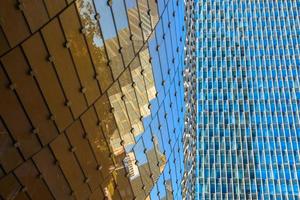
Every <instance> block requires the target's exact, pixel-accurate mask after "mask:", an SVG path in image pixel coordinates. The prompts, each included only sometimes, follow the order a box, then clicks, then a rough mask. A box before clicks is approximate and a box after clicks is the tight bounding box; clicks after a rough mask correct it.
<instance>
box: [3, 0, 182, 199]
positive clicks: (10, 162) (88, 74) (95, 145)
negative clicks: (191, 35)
mask: <svg viewBox="0 0 300 200" xmlns="http://www.w3.org/2000/svg"><path fill="white" fill-rule="evenodd" d="M184 14H185V7H184V2H183V1H179V0H158V1H157V0H97V1H96V0H95V1H94V0H34V1H29V0H5V1H0V24H1V28H0V199H24V200H25V199H26V200H27V199H41V198H42V199H64V200H65V199H104V198H105V199H113V200H117V199H126V200H127V199H153V200H155V199H182V192H181V182H182V177H183V174H184V164H183V163H184V162H183V159H184V157H183V156H184V155H183V152H184V151H183V140H182V138H183V131H184V112H185V105H184V86H183V82H184V80H183V67H184V44H185V32H186V29H185V23H184Z"/></svg>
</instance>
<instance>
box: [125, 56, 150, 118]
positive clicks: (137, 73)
mask: <svg viewBox="0 0 300 200" xmlns="http://www.w3.org/2000/svg"><path fill="white" fill-rule="evenodd" d="M130 70H131V76H132V80H133V81H134V83H135V87H134V90H135V92H136V96H137V99H138V103H139V108H140V113H141V115H142V116H143V117H144V118H145V117H147V116H149V115H150V114H151V113H150V109H149V101H148V95H147V91H146V87H145V81H144V77H143V75H142V74H141V73H142V67H141V64H140V61H139V59H138V57H136V58H135V59H134V61H133V62H132V63H131V65H130Z"/></svg>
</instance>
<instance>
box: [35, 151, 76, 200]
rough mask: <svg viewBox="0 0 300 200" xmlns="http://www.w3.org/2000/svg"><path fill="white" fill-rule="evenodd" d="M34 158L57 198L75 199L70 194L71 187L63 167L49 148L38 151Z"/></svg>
mask: <svg viewBox="0 0 300 200" xmlns="http://www.w3.org/2000/svg"><path fill="white" fill-rule="evenodd" d="M33 160H34V163H35V164H36V166H37V167H38V169H39V171H40V173H41V176H42V178H43V180H44V181H45V182H46V184H47V185H48V187H49V189H50V190H51V192H52V194H53V196H54V197H55V199H67V200H68V199H74V198H73V197H72V196H71V195H70V194H71V189H70V188H69V185H68V183H67V181H66V179H65V177H64V175H63V173H62V171H61V169H60V168H59V166H58V165H56V164H55V159H54V157H53V154H52V153H51V151H50V150H49V149H48V148H44V149H42V150H41V151H40V152H38V153H37V154H36V155H35V156H33Z"/></svg>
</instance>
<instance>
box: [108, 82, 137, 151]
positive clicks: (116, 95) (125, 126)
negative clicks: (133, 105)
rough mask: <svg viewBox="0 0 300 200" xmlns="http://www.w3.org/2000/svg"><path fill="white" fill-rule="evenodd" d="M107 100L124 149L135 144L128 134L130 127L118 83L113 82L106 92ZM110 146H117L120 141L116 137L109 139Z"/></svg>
mask: <svg viewBox="0 0 300 200" xmlns="http://www.w3.org/2000/svg"><path fill="white" fill-rule="evenodd" d="M107 93H108V98H109V101H110V103H111V106H112V112H113V115H114V117H115V120H116V124H117V126H118V129H119V133H120V136H121V138H122V140H123V142H124V145H125V147H126V146H129V145H132V144H135V141H134V137H133V135H132V134H131V132H130V129H131V125H130V121H129V117H128V115H127V110H126V107H125V104H124V102H123V101H122V93H121V90H120V87H119V84H118V82H115V83H114V84H113V85H112V87H110V88H109V90H108V92H107ZM111 142H112V145H113V147H114V146H116V147H117V146H119V145H120V143H121V141H120V140H119V138H118V137H113V138H112V139H111Z"/></svg>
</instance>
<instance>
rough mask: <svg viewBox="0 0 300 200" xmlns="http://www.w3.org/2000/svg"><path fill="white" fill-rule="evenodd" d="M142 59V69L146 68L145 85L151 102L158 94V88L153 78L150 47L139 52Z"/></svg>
mask: <svg viewBox="0 0 300 200" xmlns="http://www.w3.org/2000/svg"><path fill="white" fill-rule="evenodd" d="M139 56H140V61H141V65H142V69H143V70H144V73H143V75H144V79H145V85H146V88H147V95H148V100H149V102H150V101H151V100H152V99H154V98H155V95H156V88H155V83H154V78H153V71H152V65H151V63H150V62H149V60H150V55H149V49H148V48H145V49H144V50H142V51H140V53H139Z"/></svg>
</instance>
